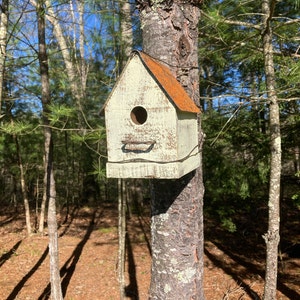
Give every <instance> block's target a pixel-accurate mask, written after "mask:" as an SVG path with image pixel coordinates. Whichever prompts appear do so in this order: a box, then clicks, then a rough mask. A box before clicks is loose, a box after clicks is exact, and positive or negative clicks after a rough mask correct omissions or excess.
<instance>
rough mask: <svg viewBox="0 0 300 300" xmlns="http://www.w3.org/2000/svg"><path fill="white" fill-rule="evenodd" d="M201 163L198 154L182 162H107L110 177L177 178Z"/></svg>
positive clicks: (107, 171) (107, 172)
mask: <svg viewBox="0 0 300 300" xmlns="http://www.w3.org/2000/svg"><path fill="white" fill-rule="evenodd" d="M199 165H200V157H199V156H198V155H196V156H192V157H189V158H188V159H186V160H185V161H182V162H169V163H149V162H147V163H144V162H124V163H121V164H120V163H111V162H108V163H107V164H106V175H107V177H108V178H157V179H177V178H180V177H182V176H184V175H185V174H187V173H189V172H191V171H193V170H195V169H196V168H198V167H199Z"/></svg>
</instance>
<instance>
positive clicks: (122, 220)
mask: <svg viewBox="0 0 300 300" xmlns="http://www.w3.org/2000/svg"><path fill="white" fill-rule="evenodd" d="M118 191H119V197H118V210H119V225H118V230H119V253H118V275H119V276H118V277H119V288H120V300H123V299H125V254H126V253H125V252H126V238H125V237H126V203H125V202H126V194H125V182H124V180H123V179H118Z"/></svg>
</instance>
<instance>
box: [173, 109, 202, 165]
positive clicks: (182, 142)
mask: <svg viewBox="0 0 300 300" xmlns="http://www.w3.org/2000/svg"><path fill="white" fill-rule="evenodd" d="M177 136H178V157H179V159H180V160H184V161H186V166H187V168H191V170H193V169H194V168H197V167H198V166H199V164H200V155H199V147H198V144H199V142H198V123H197V114H195V113H189V112H181V111H178V126H177Z"/></svg>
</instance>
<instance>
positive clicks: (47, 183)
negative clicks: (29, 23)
mask: <svg viewBox="0 0 300 300" xmlns="http://www.w3.org/2000/svg"><path fill="white" fill-rule="evenodd" d="M36 12H37V19H38V41H39V51H38V56H39V64H40V74H41V84H42V105H43V124H44V139H45V140H44V147H45V149H44V152H45V153H44V170H45V175H44V196H43V197H44V202H45V203H46V202H48V235H49V256H50V282H51V297H52V299H53V300H61V299H63V296H62V290H61V282H60V272H59V253H58V233H57V220H56V187H55V180H54V172H53V143H52V130H51V128H50V126H49V125H50V122H49V119H48V113H49V110H48V106H49V104H50V103H51V98H50V85H49V67H48V56H47V51H46V50H47V47H46V35H45V27H46V26H45V3H44V1H43V0H38V2H37V6H36Z"/></svg>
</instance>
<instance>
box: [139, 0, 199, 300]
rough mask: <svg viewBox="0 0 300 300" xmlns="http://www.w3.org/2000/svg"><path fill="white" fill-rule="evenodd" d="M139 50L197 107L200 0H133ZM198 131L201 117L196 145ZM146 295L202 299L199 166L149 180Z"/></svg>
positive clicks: (173, 299) (165, 297)
mask: <svg viewBox="0 0 300 300" xmlns="http://www.w3.org/2000/svg"><path fill="white" fill-rule="evenodd" d="M137 2H138V6H139V10H140V20H141V28H142V35H143V51H144V52H145V53H147V54H148V55H150V56H152V57H153V58H155V59H157V60H158V61H159V62H160V63H162V64H165V65H166V66H168V67H169V68H170V70H171V72H172V73H173V75H174V76H175V77H176V78H177V80H178V81H179V82H180V83H181V84H182V86H183V87H184V88H185V90H186V91H187V93H188V94H189V95H190V97H191V98H192V99H193V100H194V101H195V103H196V104H197V105H198V106H200V103H199V102H200V101H199V98H200V97H199V68H198V22H199V18H200V9H199V5H200V4H201V3H200V2H201V1H199V2H198V1H185V2H177V1H160V2H159V3H158V2H155V1H148V2H145V1H137ZM201 147H202V132H201V127H200V120H199V148H200V149H201ZM152 193H153V196H152V203H151V206H152V207H151V209H152V219H151V233H152V244H151V246H152V278H151V285H150V295H149V298H150V299H172V300H175V299H197V300H200V299H204V293H203V286H202V281H203V209H202V206H203V194H204V187H203V181H202V166H200V167H199V168H198V169H197V170H196V171H194V172H191V173H189V174H187V175H186V176H184V177H182V178H180V179H178V180H153V192H152Z"/></svg>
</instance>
